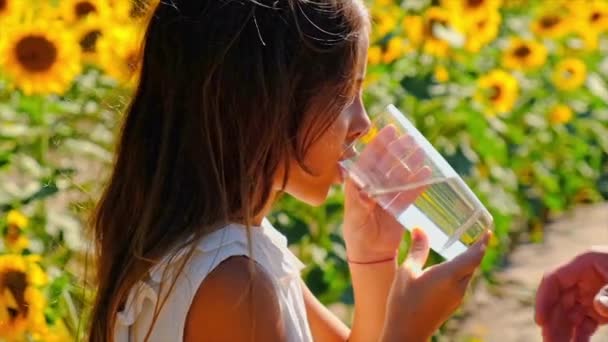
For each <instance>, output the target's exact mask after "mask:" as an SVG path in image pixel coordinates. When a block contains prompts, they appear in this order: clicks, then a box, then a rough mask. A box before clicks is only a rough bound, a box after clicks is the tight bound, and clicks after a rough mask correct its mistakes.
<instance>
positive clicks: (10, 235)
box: [6, 224, 21, 243]
mask: <svg viewBox="0 0 608 342" xmlns="http://www.w3.org/2000/svg"><path fill="white" fill-rule="evenodd" d="M20 235H21V230H20V229H19V227H17V226H16V225H13V224H11V225H9V226H8V227H7V229H6V239H7V240H8V241H9V242H12V243H14V242H15V241H17V239H19V236H20Z"/></svg>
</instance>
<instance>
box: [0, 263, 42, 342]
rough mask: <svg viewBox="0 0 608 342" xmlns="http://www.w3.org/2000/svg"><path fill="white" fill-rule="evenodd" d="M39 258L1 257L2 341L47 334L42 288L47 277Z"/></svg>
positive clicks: (0, 330)
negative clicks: (45, 332) (25, 335)
mask: <svg viewBox="0 0 608 342" xmlns="http://www.w3.org/2000/svg"><path fill="white" fill-rule="evenodd" d="M39 260H40V257H39V256H26V257H23V256H20V255H14V254H5V255H1V256H0V337H2V338H4V339H8V340H23V339H24V334H25V332H43V331H45V330H46V320H45V317H44V309H45V306H46V303H45V298H44V296H43V295H42V293H41V292H40V290H39V287H40V286H42V285H44V284H46V282H47V279H46V274H45V273H44V271H43V270H42V269H41V268H40V266H39V265H38V263H37V262H38V261H39Z"/></svg>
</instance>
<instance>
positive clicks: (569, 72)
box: [562, 68, 576, 79]
mask: <svg viewBox="0 0 608 342" xmlns="http://www.w3.org/2000/svg"><path fill="white" fill-rule="evenodd" d="M575 73H576V71H575V70H574V69H572V68H566V69H564V72H563V73H562V77H563V78H565V79H569V78H572V76H574V74H575Z"/></svg>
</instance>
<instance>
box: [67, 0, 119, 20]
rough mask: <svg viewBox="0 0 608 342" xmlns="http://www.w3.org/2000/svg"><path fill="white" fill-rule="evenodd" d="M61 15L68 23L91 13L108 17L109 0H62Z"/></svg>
mask: <svg viewBox="0 0 608 342" xmlns="http://www.w3.org/2000/svg"><path fill="white" fill-rule="evenodd" d="M60 8H61V16H62V18H63V19H64V20H65V21H67V22H68V23H75V22H77V21H80V20H82V19H84V18H86V17H88V16H91V15H98V16H101V17H104V18H105V17H107V16H108V14H109V10H110V7H109V4H108V2H107V0H61V1H60Z"/></svg>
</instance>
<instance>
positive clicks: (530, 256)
mask: <svg viewBox="0 0 608 342" xmlns="http://www.w3.org/2000/svg"><path fill="white" fill-rule="evenodd" d="M157 3H158V1H157V0H0V232H1V234H2V235H1V239H0V341H71V340H76V339H78V337H77V336H81V337H82V336H83V334H82V329H83V326H84V322H86V319H87V316H86V314H87V310H86V309H87V305H88V303H89V300H90V298H91V291H90V282H88V281H86V275H87V274H88V275H90V274H91V272H92V271H91V268H92V267H94V265H91V264H90V260H89V259H88V258H87V255H88V254H87V253H90V251H91V243H90V241H89V240H88V239H87V235H86V230H85V227H86V219H87V215H88V214H89V212H90V210H91V208H92V207H93V205H94V203H95V200H96V199H97V197H98V196H99V194H100V189H101V187H102V185H103V180H104V179H105V177H107V175H108V172H109V170H110V167H111V162H112V148H113V141H114V138H115V136H116V133H117V129H118V125H119V123H120V118H121V111H122V110H123V109H124V108H125V106H126V105H127V104H128V102H129V97H130V94H131V92H132V90H133V85H134V84H135V83H136V79H137V69H138V63H139V56H140V43H141V39H142V33H143V30H144V28H145V24H146V20H147V19H148V15H149V13H150V8H151V7H152V6H154V5H156V4H157ZM367 3H368V5H369V9H370V13H371V17H372V19H373V22H374V27H373V33H372V37H371V47H370V49H369V66H368V75H367V79H366V81H365V102H366V105H367V108H368V111H369V112H370V114H372V115H373V113H374V112H378V111H380V109H381V108H383V107H384V106H385V105H386V104H389V103H394V104H395V105H397V106H398V107H399V108H400V109H401V110H402V111H403V112H404V113H405V114H406V115H407V116H408V117H409V118H410V119H412V120H413V121H414V122H415V123H416V125H417V127H418V128H419V129H420V130H421V131H422V132H423V133H424V134H425V136H426V137H427V138H428V139H429V140H430V141H431V142H432V143H433V144H434V146H435V147H436V148H437V149H438V150H439V151H440V152H441V153H442V154H443V155H444V156H445V157H446V158H447V159H448V161H449V162H450V163H451V164H452V166H454V168H455V169H456V170H457V171H458V172H459V173H460V174H461V175H463V177H464V178H465V180H466V181H467V183H468V184H469V185H470V186H471V187H472V188H473V189H474V191H475V193H476V194H477V195H478V197H479V198H480V199H481V200H482V201H483V202H484V203H485V204H486V206H487V207H488V208H489V209H490V211H491V212H492V214H493V216H494V219H495V224H496V226H495V234H494V237H493V239H492V241H491V249H490V251H489V252H488V255H487V257H486V259H485V260H484V263H483V270H482V272H481V276H480V277H478V278H477V279H476V280H475V284H474V286H473V288H474V289H473V290H471V292H470V293H469V295H468V297H467V300H466V303H465V305H464V306H463V308H462V309H461V310H460V311H459V312H458V313H457V314H456V315H455V317H454V318H453V319H452V320H450V321H449V322H448V323H447V324H446V325H445V326H444V327H442V329H441V331H440V332H438V333H437V336H436V337H435V339H436V340H437V341H537V340H540V333H539V331H538V330H537V329H536V328H535V327H534V324H533V303H534V291H535V286H536V285H537V284H538V281H539V280H540V277H541V275H542V272H543V271H544V270H547V269H548V268H550V267H552V266H554V265H556V264H557V263H558V262H560V261H565V260H567V259H569V258H570V257H572V256H574V255H575V253H577V252H579V251H583V250H585V249H586V248H588V247H590V246H591V245H594V244H601V243H604V244H608V205H607V204H605V203H602V202H604V201H605V200H606V199H607V198H608V106H607V105H606V103H607V101H608V83H607V82H608V57H607V54H606V52H608V36H607V35H606V33H607V32H608V1H600V0H580V1H579V0H546V1H541V0H538V1H532V0H528V1H527V0H502V1H501V0H442V1H436V0H433V1H431V0H404V1H400V0H368V1H367ZM342 199H343V197H342V191H341V189H339V188H336V189H334V190H333V191H332V193H331V196H330V198H329V200H328V201H327V203H326V204H325V205H324V206H322V207H320V208H311V207H308V206H306V205H304V204H301V203H298V202H297V201H295V200H294V199H293V198H290V197H284V198H282V199H281V200H280V203H279V204H278V205H277V206H276V210H275V211H274V212H273V213H272V215H271V217H270V219H271V221H273V223H274V224H275V225H276V226H277V227H279V228H280V229H281V230H282V231H283V232H284V233H285V234H286V235H287V237H288V239H289V242H290V244H291V248H292V249H293V250H294V252H295V253H296V254H297V255H298V256H299V257H300V258H301V259H302V260H303V261H304V262H305V263H306V264H307V265H308V267H307V268H306V269H305V270H304V274H303V276H304V278H305V280H306V282H307V283H308V285H309V286H310V287H311V289H312V290H313V291H314V292H315V293H316V295H317V296H318V297H319V298H320V299H321V301H322V302H324V303H325V304H327V305H328V306H330V308H331V309H332V310H333V311H334V312H336V313H337V314H338V315H339V316H341V317H342V318H343V319H344V320H345V321H347V322H348V321H349V319H350V315H351V310H352V304H353V296H352V288H351V286H350V282H349V275H348V267H347V264H346V262H345V253H344V245H343V243H342V240H341V236H340V225H341V218H342ZM407 245H408V241H407V238H406V240H405V241H404V243H403V248H402V249H401V253H400V255H401V257H403V256H404V255H405V253H406V252H407ZM440 261H441V260H440V258H439V257H438V256H436V255H434V256H433V257H432V258H431V260H430V262H429V263H430V264H432V263H436V262H440ZM598 340H602V341H606V340H608V334H606V333H605V332H604V335H599V336H598Z"/></svg>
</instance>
